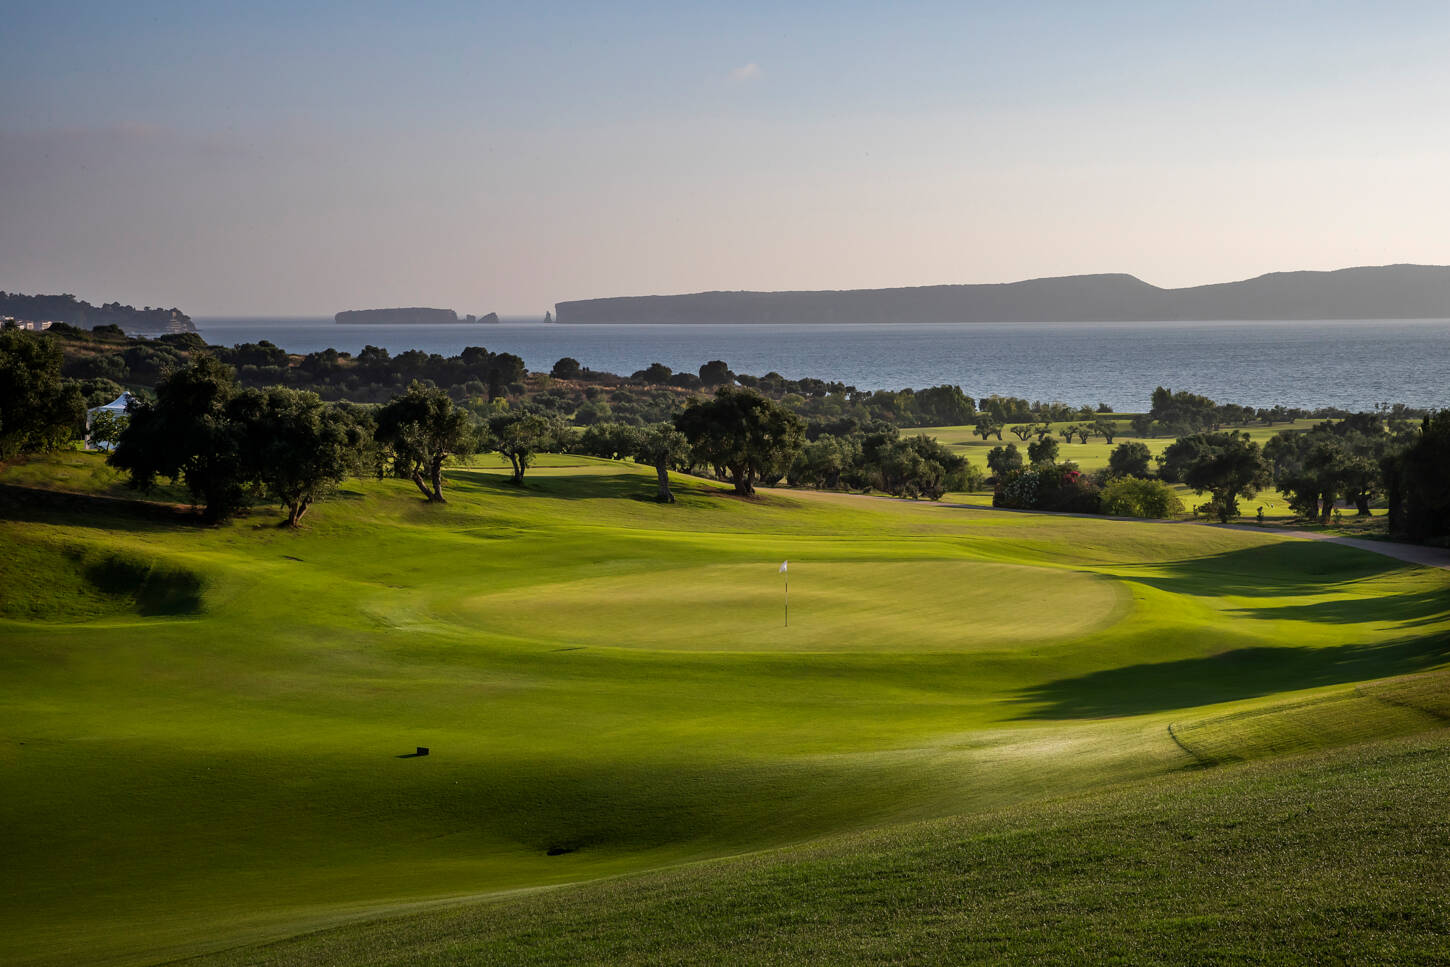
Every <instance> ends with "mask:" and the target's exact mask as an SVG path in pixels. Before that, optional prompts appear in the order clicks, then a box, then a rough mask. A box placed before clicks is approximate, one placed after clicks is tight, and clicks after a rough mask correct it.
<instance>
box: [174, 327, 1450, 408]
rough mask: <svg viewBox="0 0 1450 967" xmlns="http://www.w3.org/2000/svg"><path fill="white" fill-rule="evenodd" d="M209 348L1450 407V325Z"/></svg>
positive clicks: (273, 333) (655, 330)
mask: <svg viewBox="0 0 1450 967" xmlns="http://www.w3.org/2000/svg"><path fill="white" fill-rule="evenodd" d="M196 324H197V328H198V329H199V330H200V331H201V334H202V336H203V337H205V338H206V340H207V341H208V342H211V343H218V344H222V345H231V344H233V343H238V342H254V341H256V340H258V339H269V340H271V341H272V342H274V343H276V344H277V345H279V346H281V347H282V348H283V349H286V350H288V351H290V352H297V353H305V352H314V351H316V350H320V349H326V348H328V347H332V348H335V349H338V350H343V351H346V352H351V353H356V352H357V351H358V350H360V349H362V347H363V346H364V345H366V344H368V343H371V344H373V345H375V346H382V347H384V348H386V349H388V350H389V351H390V352H394V353H397V352H402V351H403V350H406V349H422V350H425V351H427V352H433V353H442V354H444V355H455V354H457V353H458V351H459V350H461V349H462V348H463V347H464V346H486V347H487V348H489V349H491V350H494V351H496V352H511V353H516V354H517V355H519V356H521V357H523V360H524V363H525V364H526V365H527V366H528V367H529V369H531V370H543V371H547V370H548V369H549V368H550V367H551V366H552V365H553V364H554V361H555V360H557V359H559V358H560V357H561V356H573V357H574V358H575V359H577V360H579V361H580V362H581V363H583V364H584V365H585V366H587V367H589V368H590V369H596V370H604V371H607V372H613V373H620V374H623V375H628V374H629V373H632V372H634V371H636V370H639V369H643V368H644V367H646V366H648V365H649V364H650V363H653V362H660V363H664V364H665V365H666V366H669V367H671V368H672V369H675V370H690V371H692V372H693V371H694V370H696V369H697V368H698V367H699V366H700V364H701V363H703V362H706V361H708V360H711V359H723V360H725V361H726V362H727V363H729V364H730V366H731V368H732V369H734V370H735V371H736V372H740V373H752V374H755V375H757V376H759V375H763V374H764V373H767V372H769V371H771V370H775V371H776V372H778V373H781V374H782V375H784V376H787V377H790V378H799V377H803V376H815V377H818V378H820V379H825V380H840V381H841V382H843V383H846V384H848V385H852V386H856V387H857V388H859V389H899V388H901V387H905V386H911V387H918V388H919V387H923V386H934V385H937V384H939V383H957V384H959V385H960V386H961V387H962V388H963V389H964V390H965V391H966V392H967V393H968V394H969V395H972V396H987V395H990V394H992V393H1001V394H1003V395H1011V396H1023V397H1027V398H1028V399H1034V400H1062V401H1064V402H1068V403H1072V404H1082V403H1091V404H1097V403H1107V404H1109V405H1110V406H1112V407H1113V408H1114V409H1116V410H1119V411H1124V412H1131V411H1137V410H1143V409H1146V408H1147V405H1148V397H1149V394H1150V393H1151V392H1152V390H1153V387H1155V386H1159V385H1163V386H1169V387H1171V388H1173V389H1175V390H1179V389H1183V390H1189V391H1191V392H1195V393H1202V394H1204V395H1205V396H1210V397H1212V398H1214V399H1216V400H1219V401H1222V402H1235V403H1244V404H1247V405H1250V406H1273V405H1275V404H1280V403H1282V404H1284V405H1286V406H1306V407H1315V406H1342V407H1346V408H1350V409H1368V408H1370V407H1372V406H1373V405H1374V404H1376V403H1380V402H1395V403H1407V404H1409V405H1411V406H1425V407H1445V406H1450V320H1445V319H1438V320H1409V321H1406V320H1392V321H1386V320H1369V321H1357V322H1346V321H1332V322H1253V323H1245V322H1222V323H1217V322H1192V323H1183V322H1160V323H1095V322H1093V323H1089V322H1083V323H1069V324H1062V323H1036V324H1021V323H1012V324H995V323H963V324H960V325H892V326H881V325H839V326H835V325H769V326H765V325H762V326H728V325H679V326H670V325H601V326H593V325H590V326H564V325H545V324H543V323H538V322H508V321H505V322H503V323H501V324H499V325H466V324H459V325H440V326H339V325H337V324H335V323H334V322H332V320H330V319H199V320H197V323H196Z"/></svg>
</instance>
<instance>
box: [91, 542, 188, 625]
mask: <svg viewBox="0 0 1450 967" xmlns="http://www.w3.org/2000/svg"><path fill="white" fill-rule="evenodd" d="M85 575H86V580H88V581H90V582H91V584H92V585H93V586H94V587H95V588H96V589H97V590H99V591H101V592H102V593H104V594H110V595H115V596H117V597H128V598H131V599H132V600H133V601H134V602H135V608H136V613H137V614H140V615H143V616H145V617H161V616H166V615H188V614H198V613H200V611H201V601H202V598H201V595H202V581H201V578H200V577H199V576H197V575H196V574H193V573H192V572H190V571H185V570H181V569H178V568H168V567H163V566H161V565H157V564H154V563H152V562H149V561H143V560H140V559H138V558H132V557H124V556H121V555H111V556H109V557H106V558H104V559H102V560H99V561H95V562H93V563H90V564H87V565H86V566H85Z"/></svg>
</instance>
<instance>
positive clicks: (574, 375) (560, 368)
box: [549, 356, 582, 379]
mask: <svg viewBox="0 0 1450 967" xmlns="http://www.w3.org/2000/svg"><path fill="white" fill-rule="evenodd" d="M581 371H582V367H581V366H580V365H579V360H577V359H575V358H574V357H573V356H565V357H564V358H563V359H561V360H559V361H558V362H556V363H555V364H554V368H553V369H551V370H550V371H549V375H550V376H552V377H554V378H555V379H578V378H579V374H580V372H581Z"/></svg>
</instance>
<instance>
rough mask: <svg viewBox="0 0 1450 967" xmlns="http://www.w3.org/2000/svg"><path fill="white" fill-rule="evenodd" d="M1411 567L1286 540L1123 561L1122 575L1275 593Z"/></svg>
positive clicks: (1189, 588)
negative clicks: (1144, 560)
mask: <svg viewBox="0 0 1450 967" xmlns="http://www.w3.org/2000/svg"><path fill="white" fill-rule="evenodd" d="M1411 566H1412V565H1409V564H1406V563H1405V562H1403V561H1399V560H1396V559H1394V558H1390V557H1385V556H1384V555H1382V554H1374V553H1371V552H1369V551H1363V550H1359V549H1357V548H1352V547H1345V546H1343V545H1340V544H1325V543H1322V542H1310V541H1285V542H1283V543H1280V544H1268V545H1264V546H1260V547H1244V548H1239V549H1237V550H1233V551H1225V552H1223V553H1221V554H1212V555H1208V556H1206V557H1197V558H1189V559H1186V560H1181V561H1170V562H1167V563H1159V564H1144V565H1131V564H1130V565H1120V566H1117V567H1115V568H1114V569H1113V570H1114V572H1115V573H1116V574H1117V575H1118V576H1119V577H1122V578H1126V579H1128V580H1130V581H1137V582H1139V583H1142V584H1146V585H1148V586H1149V587H1154V588H1158V589H1159V590H1162V591H1168V592H1171V593H1173V594H1187V595H1199V596H1208V597H1215V598H1216V597H1222V596H1223V595H1227V594H1231V595H1241V596H1245V597H1274V596H1280V595H1301V594H1311V593H1314V592H1324V591H1328V590H1331V589H1332V587H1333V585H1335V584H1338V583H1342V582H1347V581H1359V580H1363V579H1365V578H1371V577H1376V576H1379V575H1382V574H1388V573H1390V572H1392V571H1399V570H1404V569H1405V568H1408V567H1411Z"/></svg>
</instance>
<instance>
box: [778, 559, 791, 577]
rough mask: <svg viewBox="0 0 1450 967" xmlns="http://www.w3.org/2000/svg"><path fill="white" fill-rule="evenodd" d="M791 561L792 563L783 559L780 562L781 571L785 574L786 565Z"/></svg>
mask: <svg viewBox="0 0 1450 967" xmlns="http://www.w3.org/2000/svg"><path fill="white" fill-rule="evenodd" d="M789 563H790V561H781V562H780V573H781V574H784V573H785V566H786V565H787V564H789Z"/></svg>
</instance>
